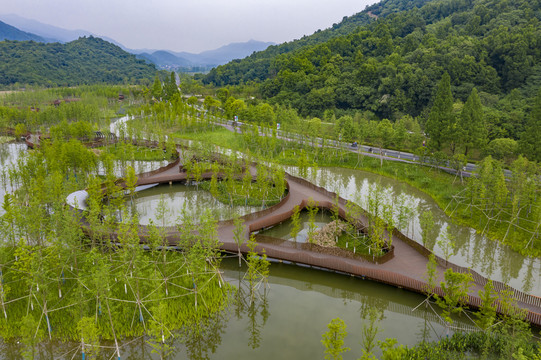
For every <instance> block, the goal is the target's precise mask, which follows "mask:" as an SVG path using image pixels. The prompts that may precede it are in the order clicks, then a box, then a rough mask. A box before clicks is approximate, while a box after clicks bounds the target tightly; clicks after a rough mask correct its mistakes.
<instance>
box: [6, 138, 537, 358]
mask: <svg viewBox="0 0 541 360" xmlns="http://www.w3.org/2000/svg"><path fill="white" fill-rule="evenodd" d="M6 149H7V150H6ZM21 149H24V145H22V147H21V145H17V144H4V145H0V161H4V162H5V161H8V159H12V160H10V161H13V159H16V158H17V157H18V151H19V150H21ZM4 162H3V163H2V168H3V169H4ZM117 165H118V167H119V171H121V169H120V168H121V164H117ZM159 165H161V164H160V163H155V164H150V165H148V164H147V165H144V166H145V167H147V166H148V169H152V168H156V167H158V166H159ZM141 166H143V165H141ZM287 170H288V171H290V172H291V173H293V174H295V173H296V169H295V168H290V169H287ZM143 171H148V170H143ZM138 172H140V170H139V169H138ZM308 179H309V180H311V181H313V182H314V183H316V184H318V185H320V186H323V187H325V188H327V189H328V190H330V191H335V192H338V193H339V194H340V195H341V196H342V197H345V198H348V199H351V200H354V201H356V202H357V203H359V204H360V205H362V206H364V207H366V203H367V194H368V193H369V188H370V186H374V184H376V183H378V184H380V185H381V186H382V188H383V189H384V190H385V193H386V196H387V198H388V199H389V201H390V199H392V198H393V197H398V196H399V195H403V197H404V201H406V203H408V207H409V208H411V209H415V210H416V213H414V214H413V216H412V217H411V219H410V221H409V222H408V223H407V224H405V226H404V227H403V228H402V231H403V232H404V233H407V234H408V235H409V236H411V237H413V238H414V239H416V240H417V241H419V242H421V239H420V236H419V221H418V213H420V212H422V211H426V210H429V211H432V213H433V216H434V219H435V222H436V229H435V231H434V234H436V235H437V234H438V233H439V231H440V230H442V229H444V228H445V227H449V229H450V232H451V233H452V234H453V235H455V237H456V243H457V250H458V251H457V254H456V255H454V256H452V257H451V261H453V262H455V263H457V264H460V265H465V266H471V267H472V268H473V269H475V270H476V271H478V272H479V273H481V274H483V275H486V276H488V277H490V278H492V279H495V280H500V281H504V282H506V283H509V284H510V285H511V286H513V287H516V288H518V289H521V290H525V291H529V292H531V293H534V294H536V295H541V284H540V272H541V270H540V268H541V264H540V260H539V259H529V258H526V257H524V256H521V255H520V254H517V253H515V252H513V251H511V250H510V249H508V248H507V247H505V246H501V245H498V244H497V243H496V242H493V241H490V240H488V239H486V238H485V237H483V236H481V235H478V234H476V233H475V232H474V231H473V230H472V229H470V228H468V227H462V226H457V225H455V224H452V223H450V221H449V218H448V217H447V216H446V215H445V214H444V213H443V211H442V210H441V209H439V208H438V206H437V205H436V204H435V203H434V201H432V199H431V198H430V197H428V196H427V195H426V194H424V193H423V192H420V191H418V190H416V189H415V188H412V187H410V186H408V185H406V184H403V183H400V182H398V181H395V180H392V179H388V178H385V177H382V176H378V175H374V174H371V173H366V172H362V171H358V170H348V169H341V168H325V169H318V170H316V171H313V172H312V173H310V176H308ZM0 181H1V180H0ZM0 185H1V186H0V191H4V185H5V184H0ZM2 195H3V193H2ZM160 201H162V203H164V204H165V206H164V208H165V209H169V210H171V211H170V212H171V214H169V215H168V216H169V217H170V219H171V221H176V218H177V217H178V216H179V215H180V209H182V208H183V207H184V205H186V207H187V208H189V209H190V210H193V211H195V212H194V213H193V214H194V216H197V214H199V212H200V211H203V210H204V209H205V208H207V207H215V203H214V200H213V199H212V197H211V195H210V194H209V193H208V192H205V191H197V190H196V189H194V187H186V186H184V185H180V184H179V185H173V186H168V185H164V186H159V187H156V188H152V189H149V190H145V191H143V192H141V193H140V194H138V197H137V199H136V200H135V204H136V207H137V209H138V211H139V213H140V214H141V222H142V223H144V220H143V218H145V217H146V218H147V219H150V218H155V214H156V212H155V211H156V209H157V208H158V204H159V203H160ZM217 207H218V208H219V207H220V206H217ZM224 207H225V209H223V210H220V211H223V215H219V216H223V217H230V216H231V209H229V208H228V207H227V206H224ZM245 210H246V212H252V211H254V210H257V209H245ZM0 211H1V210H0ZM235 211H237V212H241V211H240V209H235ZM228 212H229V213H228ZM241 213H242V212H241ZM304 216H306V215H304ZM319 216H321V217H322V218H321V219H317V220H316V221H317V223H318V224H319V225H320V226H321V225H322V224H324V223H326V222H328V220H329V219H324V218H323V216H324V215H321V214H320V215H319ZM306 222H307V219H305V220H303V223H305V226H306ZM287 226H288V225H287V222H285V223H284V224H283V226H282V227H276V228H274V229H272V231H275V232H276V234H275V235H276V236H278V237H283V238H287V236H288V234H289V229H288V227H287ZM297 241H299V239H297ZM434 251H435V252H436V253H439V254H441V249H440V248H439V247H438V245H437V244H434ZM236 264H237V260H236V259H230V260H227V261H224V262H223V265H222V269H223V271H224V273H225V277H226V278H227V280H228V281H229V282H231V283H232V284H234V285H236V286H238V285H239V281H240V280H239V279H240V278H242V272H239V269H238V267H237V266H236ZM269 285H270V288H269V290H268V293H267V296H266V298H265V300H264V301H260V302H259V303H258V305H257V306H256V307H255V308H252V309H249V308H245V309H237V307H236V306H235V305H232V307H231V309H229V311H227V312H224V314H223V316H222V318H221V319H220V320H219V321H217V322H215V323H214V324H213V326H212V327H211V328H209V329H208V332H207V335H208V336H207V337H206V339H205V340H204V341H200V342H197V343H196V344H195V345H193V344H192V345H191V346H189V347H187V346H186V345H185V344H181V343H177V344H176V355H175V357H174V358H176V359H185V358H194V359H200V358H209V359H232V358H235V359H253V358H256V357H257V358H258V359H276V358H295V359H314V358H322V357H323V350H324V349H323V346H322V345H321V342H320V340H321V334H323V333H324V332H325V331H326V330H327V329H326V325H327V324H328V323H329V322H330V321H331V319H333V318H336V317H340V318H342V319H343V320H344V321H345V322H346V323H347V325H348V329H347V330H348V333H349V335H348V337H347V339H346V344H345V345H346V346H349V347H351V348H352V351H349V352H347V353H346V354H345V356H344V358H345V359H356V358H358V357H359V356H360V354H361V345H360V341H361V335H360V334H361V330H362V324H363V322H364V320H363V319H362V315H363V314H364V313H366V310H367V309H368V308H370V307H377V308H379V309H380V310H382V311H383V318H382V320H381V321H380V328H381V329H383V331H382V332H381V333H379V334H378V337H377V338H378V339H379V340H383V339H385V338H387V337H394V338H397V339H398V342H399V343H402V344H407V345H413V344H416V343H418V342H419V341H421V340H423V339H427V340H434V339H437V338H438V337H440V336H442V335H443V334H444V333H445V329H444V328H443V327H442V326H441V325H440V324H439V323H437V322H436V321H435V320H434V318H435V317H434V316H433V314H432V312H431V311H430V310H426V309H425V308H424V307H421V308H420V309H418V310H416V311H412V310H411V309H412V308H414V307H415V306H416V305H418V304H419V303H420V302H421V301H422V300H423V297H422V296H420V295H417V294H414V293H410V292H407V291H403V290H401V289H397V288H394V287H390V286H386V285H382V284H378V283H375V282H371V281H365V280H361V279H357V278H353V277H349V276H343V275H338V274H333V273H328V272H323V271H319V270H314V269H309V268H304V267H297V266H291V265H286V264H279V263H275V264H273V265H272V266H271V275H270V278H269ZM237 310H238V311H237ZM459 322H460V321H459ZM130 341H131V342H130ZM130 341H127V342H129V344H127V345H125V346H123V348H122V349H123V353H122V358H123V359H124V358H128V357H129V358H130V359H148V358H151V355H150V350H151V349H150V348H149V346H147V345H146V344H145V342H144V339H135V340H130ZM77 345H78V344H70V343H67V344H43V345H42V349H43V351H44V355H43V357H42V358H51V357H59V358H66V359H68V358H72V356H74V354H75V353H76V346H77ZM47 351H49V352H47ZM111 351H112V350H110V349H105V350H104V352H105V353H109V354H112V353H111ZM10 352H14V353H16V352H18V348H17V344H3V346H0V354H1V356H2V357H3V358H6V359H7V358H13V353H10ZM188 353H190V354H193V353H199V354H200V355H201V356H188V355H187V354H188ZM51 354H52V356H51ZM152 356H153V358H157V357H156V355H152ZM109 357H110V356H109ZM76 358H80V354H79V355H78V356H77V357H76Z"/></svg>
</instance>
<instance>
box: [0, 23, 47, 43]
mask: <svg viewBox="0 0 541 360" xmlns="http://www.w3.org/2000/svg"><path fill="white" fill-rule="evenodd" d="M3 40H18V41H25V40H33V41H38V42H43V41H45V40H44V39H43V38H41V37H39V36H38V35H36V34H31V33H27V32H24V31H21V30H19V29H17V28H16V27H13V26H11V25H8V24H6V23H5V22H2V21H0V41H3Z"/></svg>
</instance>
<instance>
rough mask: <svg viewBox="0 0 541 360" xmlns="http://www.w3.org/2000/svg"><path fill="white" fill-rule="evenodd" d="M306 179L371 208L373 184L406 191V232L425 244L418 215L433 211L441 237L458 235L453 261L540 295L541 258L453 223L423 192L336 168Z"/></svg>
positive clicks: (392, 195)
mask: <svg viewBox="0 0 541 360" xmlns="http://www.w3.org/2000/svg"><path fill="white" fill-rule="evenodd" d="M286 171H288V172H290V173H291V174H293V175H297V176H298V170H297V168H295V167H288V168H287V169H286ZM307 179H308V180H310V181H312V182H313V183H315V184H316V185H319V186H322V187H324V188H325V189H327V190H329V191H332V192H336V193H338V194H339V195H340V196H341V197H343V198H345V199H348V200H352V201H355V202H356V203H358V204H359V205H361V206H363V207H364V208H367V207H368V206H367V201H368V199H367V198H368V193H369V191H370V188H371V186H373V184H381V187H382V188H383V189H384V193H385V194H386V196H387V199H388V200H387V201H389V202H393V201H395V202H396V199H397V198H398V196H400V195H401V194H403V195H404V196H405V197H406V199H407V200H406V202H407V203H409V204H410V206H411V208H412V209H413V210H414V211H413V213H412V217H411V218H410V219H409V220H408V223H407V224H406V226H405V227H402V228H400V230H401V231H402V232H403V233H404V234H407V235H408V236H409V237H411V238H413V239H414V240H416V241H417V242H419V243H422V237H421V231H420V225H419V214H420V213H422V212H423V211H430V212H432V214H433V218H434V222H435V226H434V229H433V230H432V234H433V235H435V236H438V234H439V233H440V232H441V231H442V230H444V229H445V228H447V227H449V229H448V231H449V232H450V233H451V234H453V235H454V236H455V243H456V253H455V254H454V255H451V256H450V257H449V261H450V262H452V263H454V264H457V265H460V266H464V267H471V268H472V269H473V270H475V271H477V272H478V273H479V274H481V275H483V276H486V277H488V278H490V279H492V280H497V281H501V282H503V283H506V284H508V285H510V286H512V287H514V288H516V289H519V290H522V291H524V292H527V293H530V294H533V295H536V296H541V259H540V258H534V259H532V258H528V257H525V256H523V255H521V254H519V253H517V252H515V251H513V250H511V249H510V248H509V247H507V246H505V245H502V244H500V243H499V242H496V241H492V240H490V239H488V238H486V237H485V236H483V235H481V234H478V233H476V232H475V230H474V229H472V228H470V227H467V226H461V225H457V224H455V223H453V222H452V221H451V220H450V218H449V217H448V216H447V215H446V214H445V213H444V212H443V210H442V209H441V208H440V207H439V206H438V205H437V204H436V203H435V201H434V200H433V199H432V198H431V197H430V196H428V195H427V194H425V193H423V192H422V191H420V190H418V189H416V188H414V187H412V186H409V185H408V184H406V183H403V182H401V181H398V180H394V179H391V178H388V177H385V176H381V175H377V174H373V173H369V172H366V171H361V170H354V169H344V168H336V167H330V168H318V169H316V170H315V171H309V173H308V176H307ZM395 216H396V214H395ZM443 240H444V239H442V237H441V236H439V237H437V238H436V239H435V240H434V241H433V242H434V244H433V251H434V252H435V253H436V254H437V255H439V256H443V250H442V248H441V247H440V245H438V241H443Z"/></svg>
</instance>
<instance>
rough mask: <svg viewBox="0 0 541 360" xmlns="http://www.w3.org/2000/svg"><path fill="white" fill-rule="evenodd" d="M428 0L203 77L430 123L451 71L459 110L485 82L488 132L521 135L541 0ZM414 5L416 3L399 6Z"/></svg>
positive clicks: (536, 81)
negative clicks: (442, 82)
mask: <svg viewBox="0 0 541 360" xmlns="http://www.w3.org/2000/svg"><path fill="white" fill-rule="evenodd" d="M422 3H423V2H422V1H421V2H409V1H387V2H385V1H384V2H382V3H379V4H376V5H374V6H372V7H369V8H367V11H370V14H371V15H372V16H373V15H376V16H378V19H377V21H373V22H371V23H370V24H368V25H365V26H363V27H357V28H356V29H352V31H350V33H349V34H347V35H341V36H335V37H332V38H330V39H329V40H326V41H324V42H321V43H317V41H316V40H315V39H317V37H313V38H312V37H308V38H306V39H305V40H304V44H303V45H299V48H298V49H297V50H296V51H293V52H290V53H284V54H280V55H277V54H276V55H275V56H273V57H272V59H268V60H267V61H268V62H269V64H268V66H266V67H265V66H262V62H261V61H258V59H259V58H262V57H264V54H263V53H262V54H255V55H253V56H251V57H248V58H246V59H244V60H242V61H239V62H234V63H230V64H227V65H225V66H222V67H218V68H217V69H215V70H213V71H212V72H211V73H209V74H208V75H207V77H206V78H205V79H204V81H205V82H207V83H215V84H218V85H234V84H238V83H243V82H244V83H246V82H249V81H254V80H255V81H256V82H260V86H259V90H260V93H261V95H262V97H263V98H264V99H267V100H268V101H269V102H271V103H280V104H282V105H290V106H292V107H293V108H296V109H297V110H298V111H299V113H300V114H301V115H303V116H318V117H324V118H325V119H328V118H329V117H328V116H329V111H331V112H332V113H333V114H334V115H336V117H339V116H341V115H344V114H353V113H354V112H359V111H360V112H364V114H365V115H366V116H368V117H369V118H370V117H375V118H379V119H384V118H388V119H391V120H397V119H399V118H401V117H402V116H403V115H404V114H407V115H411V116H414V117H415V116H420V120H421V123H424V121H425V120H426V119H427V118H428V113H429V111H430V108H431V106H432V101H433V99H434V96H435V92H436V87H437V84H438V82H439V81H440V79H442V76H443V74H444V73H446V72H447V73H448V74H449V75H450V82H451V91H452V97H453V99H452V104H453V103H454V105H453V106H454V107H453V111H455V112H456V113H460V111H461V109H462V107H463V104H464V103H465V102H466V100H467V98H468V97H469V96H470V94H472V90H473V89H474V88H476V89H477V91H478V94H479V97H480V99H481V102H482V105H483V106H484V107H485V108H484V118H485V121H486V123H487V130H488V136H489V138H488V140H492V139H496V138H512V139H519V138H520V137H521V134H522V133H524V131H525V130H526V129H525V126H526V122H527V120H528V119H529V118H530V115H529V113H530V108H531V106H532V103H533V97H534V96H535V95H536V93H537V90H538V89H539V87H540V85H541V23H540V19H541V2H540V1H539V0H517V1H500V0H443V1H431V2H426V3H425V4H424V5H423V4H422ZM406 5H408V6H410V10H405V11H400V10H403V9H405V6H406ZM421 5H422V6H421ZM416 6H420V7H419V8H417V7H416ZM412 7H413V8H412ZM363 15H365V13H361V14H358V15H356V16H363ZM316 35H317V34H316ZM281 46H284V45H281ZM300 46H302V47H300ZM246 69H252V70H249V71H248V70H246ZM240 70H242V71H240ZM255 72H256V73H257V76H254V73H255ZM325 114H326V115H325ZM531 121H532V122H535V121H536V120H535V119H532V120H531ZM537 124H538V126H539V123H537ZM531 125H533V126H534V130H535V123H532V124H531ZM538 129H539V127H538ZM540 145H541V144H540Z"/></svg>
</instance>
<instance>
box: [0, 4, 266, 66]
mask: <svg viewBox="0 0 541 360" xmlns="http://www.w3.org/2000/svg"><path fill="white" fill-rule="evenodd" d="M0 20H1V21H4V22H6V23H7V24H10V25H11V26H12V27H13V28H14V29H15V28H16V30H20V31H21V33H24V32H28V33H31V34H29V35H32V36H35V37H34V38H29V37H28V38H23V36H22V35H20V37H21V38H20V39H15V38H8V39H9V40H34V41H39V42H61V43H67V42H70V41H74V40H77V39H78V38H80V37H85V36H86V37H88V36H94V37H100V38H102V39H104V40H106V41H109V42H111V43H113V44H115V45H117V46H119V47H120V48H121V49H123V50H124V51H127V52H129V53H132V54H135V55H137V58H139V59H143V60H145V61H147V62H150V63H153V64H155V65H156V66H158V67H159V68H164V69H176V68H180V67H197V66H207V67H212V66H217V65H222V64H226V63H228V62H229V61H231V60H234V59H242V58H244V57H246V56H249V55H251V54H252V53H253V52H254V51H261V50H265V49H266V48H267V47H269V46H270V45H274V43H272V42H262V41H256V40H249V41H247V42H237V43H231V44H228V45H225V46H222V47H220V48H218V49H214V50H208V51H203V52H201V53H199V54H194V53H189V52H175V51H171V50H160V49H128V48H127V47H125V46H124V45H122V44H120V43H119V42H117V41H115V40H114V39H111V38H108V37H105V36H101V35H97V34H93V33H91V32H90V31H86V30H80V29H79V30H67V29H63V28H60V27H57V26H53V25H49V24H44V23H41V22H39V21H37V20H32V19H27V18H24V17H22V16H19V15H15V14H0ZM8 26H9V25H8ZM0 34H1V33H0ZM34 34H36V35H34Z"/></svg>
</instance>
